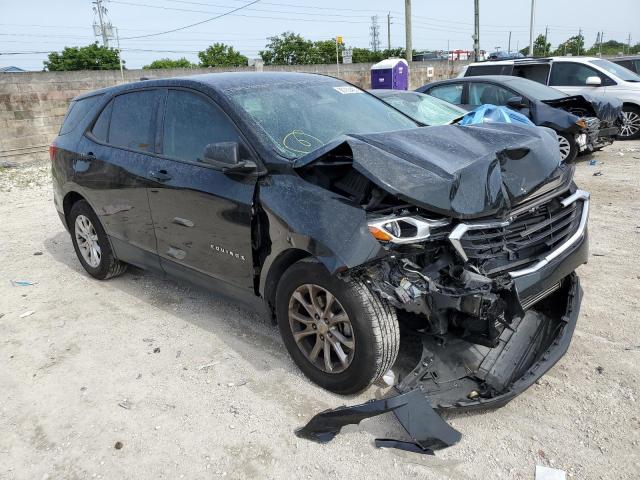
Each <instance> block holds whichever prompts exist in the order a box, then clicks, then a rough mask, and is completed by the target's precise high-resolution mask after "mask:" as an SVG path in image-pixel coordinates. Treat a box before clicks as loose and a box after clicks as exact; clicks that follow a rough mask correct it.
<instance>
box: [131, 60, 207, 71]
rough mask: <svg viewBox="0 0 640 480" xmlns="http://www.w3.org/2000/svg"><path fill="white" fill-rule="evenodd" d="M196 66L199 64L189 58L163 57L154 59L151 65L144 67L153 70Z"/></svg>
mask: <svg viewBox="0 0 640 480" xmlns="http://www.w3.org/2000/svg"><path fill="white" fill-rule="evenodd" d="M195 67H197V65H195V64H193V63H191V62H190V61H189V60H187V59H186V58H184V57H182V58H179V59H177V60H174V59H172V58H161V59H159V60H154V61H153V62H151V63H150V64H149V65H145V66H144V67H142V68H144V69H145V70H152V69H160V68H195Z"/></svg>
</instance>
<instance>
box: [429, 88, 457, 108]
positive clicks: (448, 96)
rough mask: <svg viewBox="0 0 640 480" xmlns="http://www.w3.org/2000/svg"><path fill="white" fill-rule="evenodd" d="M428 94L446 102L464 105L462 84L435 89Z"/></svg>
mask: <svg viewBox="0 0 640 480" xmlns="http://www.w3.org/2000/svg"><path fill="white" fill-rule="evenodd" d="M428 94H429V95H431V96H434V97H436V98H439V99H440V100H444V101H445V102H449V103H455V104H457V105H460V104H461V103H462V83H453V84H449V85H442V86H440V87H434V88H432V89H431V90H429V91H428Z"/></svg>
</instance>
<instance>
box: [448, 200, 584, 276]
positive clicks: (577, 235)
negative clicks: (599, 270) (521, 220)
mask: <svg viewBox="0 0 640 480" xmlns="http://www.w3.org/2000/svg"><path fill="white" fill-rule="evenodd" d="M589 196H590V195H589V192H587V191H585V190H576V192H575V193H573V194H571V195H569V196H568V197H567V198H565V199H564V200H562V202H561V203H562V206H563V207H567V206H569V205H571V204H572V203H575V202H577V201H578V200H581V201H582V202H583V206H582V215H581V217H580V224H579V225H578V228H577V230H576V231H575V232H574V233H573V235H571V236H570V237H569V238H568V239H567V240H566V241H565V242H563V243H562V244H561V245H559V246H558V248H556V249H555V250H553V251H552V252H550V253H549V254H548V255H546V256H545V257H543V258H542V259H540V260H538V261H537V262H536V263H534V264H533V265H531V266H530V267H527V268H523V269H520V270H514V271H512V272H509V275H510V276H511V278H518V277H522V276H524V275H530V274H532V273H535V272H537V271H538V270H540V269H541V268H543V267H545V266H546V265H548V264H549V263H551V262H552V261H553V260H555V259H556V258H558V257H559V256H560V255H562V254H563V253H564V252H566V251H567V250H569V249H570V248H571V247H572V246H573V245H575V244H576V243H577V242H578V241H579V240H580V239H581V238H582V237H583V236H584V232H585V230H586V228H587V220H588V218H589ZM509 223H511V220H507V221H503V222H485V223H460V224H458V225H457V226H456V227H455V228H454V229H453V230H452V231H451V234H450V235H449V241H450V242H451V244H452V245H453V248H455V250H456V252H458V254H459V255H460V256H461V257H462V259H463V260H464V261H467V260H468V259H469V258H468V257H467V254H466V253H465V251H464V249H463V248H462V243H461V241H460V240H461V239H462V237H463V236H464V234H465V233H467V232H468V231H469V230H481V229H484V228H497V227H506V226H507V225H509Z"/></svg>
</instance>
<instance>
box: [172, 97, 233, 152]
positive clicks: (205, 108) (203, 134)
mask: <svg viewBox="0 0 640 480" xmlns="http://www.w3.org/2000/svg"><path fill="white" fill-rule="evenodd" d="M218 142H238V143H241V142H240V137H239V135H238V132H237V131H236V129H235V127H234V125H233V124H232V123H231V121H230V120H229V119H228V118H227V117H226V115H224V113H223V112H222V111H221V110H220V109H219V108H218V107H217V106H216V105H214V104H213V103H211V102H209V101H208V100H207V99H206V98H204V97H203V96H201V95H199V94H196V93H192V92H188V91H185V90H169V92H168V96H167V104H166V108H165V114H164V128H163V132H162V153H163V155H166V156H167V157H170V158H175V159H177V160H184V161H187V162H199V161H202V156H203V152H204V148H205V146H207V145H208V144H210V143H218ZM241 151H242V149H241Z"/></svg>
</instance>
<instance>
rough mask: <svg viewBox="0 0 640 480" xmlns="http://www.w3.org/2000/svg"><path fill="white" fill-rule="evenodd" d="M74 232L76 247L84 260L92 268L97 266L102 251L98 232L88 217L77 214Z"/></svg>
mask: <svg viewBox="0 0 640 480" xmlns="http://www.w3.org/2000/svg"><path fill="white" fill-rule="evenodd" d="M74 233H75V236H76V242H77V244H78V249H79V250H80V254H81V255H82V258H84V261H85V262H87V265H89V266H90V267H92V268H98V266H99V265H100V260H101V258H102V251H101V250H100V244H99V243H98V233H97V232H96V229H95V227H94V226H93V223H91V220H89V218H88V217H86V216H84V215H78V216H77V217H76V223H75V229H74Z"/></svg>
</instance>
